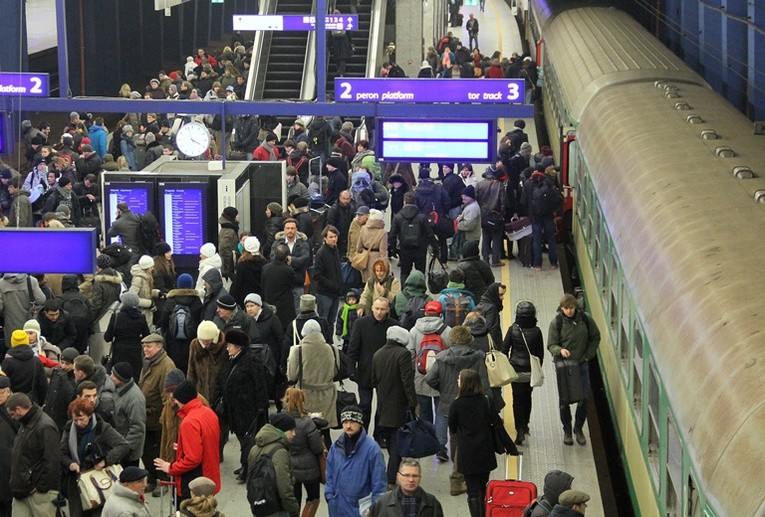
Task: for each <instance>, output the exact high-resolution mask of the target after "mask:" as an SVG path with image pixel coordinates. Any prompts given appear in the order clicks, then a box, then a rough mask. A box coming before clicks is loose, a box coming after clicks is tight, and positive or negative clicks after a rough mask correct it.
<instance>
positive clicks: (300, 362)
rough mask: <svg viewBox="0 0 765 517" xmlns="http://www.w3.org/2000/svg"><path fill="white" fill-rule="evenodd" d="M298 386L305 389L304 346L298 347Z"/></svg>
mask: <svg viewBox="0 0 765 517" xmlns="http://www.w3.org/2000/svg"><path fill="white" fill-rule="evenodd" d="M297 382H298V386H300V387H301V388H302V387H303V345H298V380H297Z"/></svg>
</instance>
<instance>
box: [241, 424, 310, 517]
mask: <svg viewBox="0 0 765 517" xmlns="http://www.w3.org/2000/svg"><path fill="white" fill-rule="evenodd" d="M289 449H290V442H289V441H288V440H287V437H286V436H285V434H284V433H283V432H282V431H280V430H279V429H277V428H276V427H274V426H272V425H271V424H266V425H264V426H263V428H262V429H261V430H260V431H258V434H257V435H255V446H254V447H253V448H252V449H251V450H250V454H249V456H248V457H247V464H248V465H250V468H252V465H255V463H256V462H257V461H258V459H259V458H260V455H261V454H267V455H269V456H270V458H271V461H272V462H273V464H274V471H275V472H276V489H277V492H278V493H279V503H280V506H281V510H280V512H286V513H288V514H289V515H297V514H298V512H299V511H300V503H298V502H297V500H296V499H295V492H294V491H293V489H292V487H293V485H294V483H295V479H294V478H293V476H292V458H290V452H289ZM280 512H276V513H275V514H273V515H281V513H280Z"/></svg>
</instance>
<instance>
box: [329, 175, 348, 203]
mask: <svg viewBox="0 0 765 517" xmlns="http://www.w3.org/2000/svg"><path fill="white" fill-rule="evenodd" d="M328 176H329V185H328V186H327V199H326V201H325V202H326V203H327V204H328V205H334V204H335V202H337V200H338V198H339V197H340V193H341V192H342V191H343V190H345V189H346V188H347V186H348V176H347V175H346V174H343V171H342V170H341V169H335V170H334V171H332V172H331V173H329V174H328Z"/></svg>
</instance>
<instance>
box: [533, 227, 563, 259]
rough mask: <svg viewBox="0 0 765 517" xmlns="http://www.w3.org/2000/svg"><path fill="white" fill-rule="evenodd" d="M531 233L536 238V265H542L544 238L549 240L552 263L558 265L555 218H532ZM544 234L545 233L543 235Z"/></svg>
mask: <svg viewBox="0 0 765 517" xmlns="http://www.w3.org/2000/svg"><path fill="white" fill-rule="evenodd" d="M531 232H532V233H531V235H532V237H533V239H534V244H533V246H534V248H533V249H534V261H533V262H532V265H533V266H534V267H542V239H543V237H544V240H545V241H546V242H547V248H548V250H549V251H548V253H549V257H550V265H551V266H557V265H558V250H557V249H556V245H555V220H554V219H553V218H552V217H545V218H542V219H537V218H536V217H535V218H533V219H532V220H531ZM543 234H544V235H543Z"/></svg>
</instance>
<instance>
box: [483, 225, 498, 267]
mask: <svg viewBox="0 0 765 517" xmlns="http://www.w3.org/2000/svg"><path fill="white" fill-rule="evenodd" d="M481 237H482V239H481V256H482V257H483V260H484V261H485V262H488V263H489V264H496V263H497V262H499V260H500V258H501V257H502V228H500V229H499V230H494V231H488V230H486V229H484V228H481ZM489 255H491V260H489Z"/></svg>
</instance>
